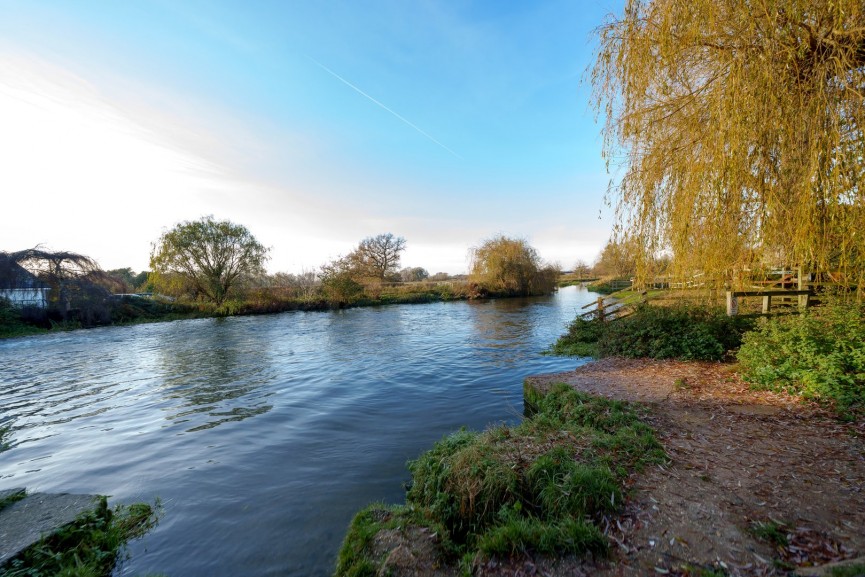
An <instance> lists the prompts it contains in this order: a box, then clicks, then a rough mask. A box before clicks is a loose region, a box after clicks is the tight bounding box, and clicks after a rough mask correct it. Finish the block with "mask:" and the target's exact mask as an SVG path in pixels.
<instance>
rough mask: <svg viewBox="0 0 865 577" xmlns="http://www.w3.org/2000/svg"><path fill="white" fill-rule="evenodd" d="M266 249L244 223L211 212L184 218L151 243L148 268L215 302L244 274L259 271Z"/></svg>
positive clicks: (219, 302) (225, 294)
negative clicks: (180, 279)
mask: <svg viewBox="0 0 865 577" xmlns="http://www.w3.org/2000/svg"><path fill="white" fill-rule="evenodd" d="M267 253H268V249H267V248H265V247H264V246H263V245H262V244H261V243H259V242H258V241H257V240H256V239H255V237H254V236H253V235H252V233H250V232H249V230H247V228H246V227H244V226H242V225H239V224H234V223H232V222H230V221H227V220H221V221H217V220H215V219H214V218H213V217H212V216H205V217H202V218H200V219H199V220H194V221H184V222H181V223H179V224H177V225H175V226H174V228H172V229H171V230H169V231H167V232H164V233H163V234H162V236H160V237H159V240H158V241H157V242H155V243H154V244H153V247H152V250H151V252H150V268H151V269H152V271H153V273H154V275H155V278H156V281H157V286H158V285H159V280H160V279H161V278H170V277H172V276H175V277H180V278H182V279H184V281H186V282H187V283H188V284H189V285H191V286H192V287H194V290H195V291H196V292H197V293H198V296H201V297H204V298H206V299H207V300H209V301H212V302H214V303H216V304H217V305H219V304H222V302H223V301H224V300H225V299H226V297H228V296H229V294H230V292H231V290H232V288H234V287H235V286H236V285H237V283H238V282H239V281H240V280H242V279H243V278H244V277H251V276H255V275H258V274H261V273H263V269H264V263H265V261H266V260H267V258H268V254H267Z"/></svg>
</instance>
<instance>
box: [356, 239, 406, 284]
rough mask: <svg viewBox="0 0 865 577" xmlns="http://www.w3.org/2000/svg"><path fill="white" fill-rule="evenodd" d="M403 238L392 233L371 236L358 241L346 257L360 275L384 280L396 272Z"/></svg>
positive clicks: (402, 248) (403, 247) (403, 243)
mask: <svg viewBox="0 0 865 577" xmlns="http://www.w3.org/2000/svg"><path fill="white" fill-rule="evenodd" d="M405 245H406V242H405V239H404V238H403V237H401V236H394V235H393V234H392V233H387V234H380V235H377V236H371V237H368V238H365V239H363V240H362V241H360V244H359V245H358V247H357V248H356V249H355V250H354V251H353V252H351V253H350V254H349V255H348V257H346V258H347V259H348V260H349V261H350V263H351V268H352V269H353V270H354V271H355V273H356V274H357V273H359V274H360V275H361V276H366V277H371V278H376V279H379V280H384V279H386V278H387V277H388V276H390V275H394V274H396V272H397V270H398V267H399V259H400V253H401V252H402V251H404V250H405Z"/></svg>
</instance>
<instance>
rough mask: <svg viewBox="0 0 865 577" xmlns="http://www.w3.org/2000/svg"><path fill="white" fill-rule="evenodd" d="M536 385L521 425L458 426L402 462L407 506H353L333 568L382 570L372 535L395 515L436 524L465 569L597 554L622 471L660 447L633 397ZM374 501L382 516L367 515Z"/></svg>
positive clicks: (655, 456)
mask: <svg viewBox="0 0 865 577" xmlns="http://www.w3.org/2000/svg"><path fill="white" fill-rule="evenodd" d="M534 394H535V396H534V397H533V398H534V403H535V405H536V407H537V412H536V413H535V414H534V415H533V416H532V417H529V418H526V419H525V420H524V421H523V422H522V423H521V424H520V425H519V426H516V427H510V426H507V425H500V426H497V427H494V428H491V429H488V430H487V431H484V432H473V431H468V430H466V429H461V430H459V431H456V432H455V433H453V434H451V435H448V436H446V437H445V438H443V439H442V440H440V441H439V442H438V443H436V444H435V445H434V446H433V448H432V449H431V450H429V451H427V452H426V453H424V454H423V455H421V456H420V457H418V458H417V459H415V460H413V461H410V462H409V463H408V467H409V470H410V471H411V474H412V481H411V483H410V488H409V490H408V492H407V494H406V505H405V507H398V508H393V507H386V506H384V505H380V504H377V505H373V506H371V507H370V508H368V509H365V510H364V511H361V513H359V514H358V516H357V517H355V521H353V522H352V525H351V527H350V528H349V533H348V535H347V537H346V539H345V542H344V543H343V549H342V552H341V553H340V561H339V563H338V565H337V571H336V574H337V575H339V576H342V575H372V574H376V572H378V571H379V570H381V563H382V560H381V559H372V558H371V557H370V555H371V554H372V551H371V547H370V543H371V542H372V540H373V539H374V537H375V535H376V534H377V533H378V532H379V531H381V530H383V529H384V528H386V524H387V523H393V522H394V519H397V520H398V522H399V523H401V524H418V525H420V526H426V527H431V526H434V527H436V529H435V531H436V532H437V534H441V535H442V536H443V543H447V544H448V547H449V549H448V557H449V558H450V559H462V563H461V565H460V566H461V567H462V569H463V570H464V571H467V570H470V568H471V567H472V566H473V564H475V563H477V562H479V561H482V560H483V559H485V558H489V557H491V556H495V555H498V556H506V555H513V554H523V553H544V554H554V553H572V554H597V555H603V554H605V553H606V551H607V545H608V544H607V541H606V539H605V538H604V536H603V535H602V533H601V531H600V530H599V529H598V527H597V526H596V523H597V522H599V521H600V520H601V519H602V518H603V517H604V516H605V515H608V514H611V513H614V512H615V511H617V510H618V509H619V508H620V507H621V505H622V503H623V500H624V489H623V484H624V481H625V479H626V477H627V476H629V475H630V474H632V473H633V472H635V471H637V470H639V469H641V468H642V467H643V466H645V465H646V464H648V463H653V462H659V461H661V460H663V459H664V458H665V456H664V453H663V451H662V450H661V446H660V444H658V442H657V441H656V440H655V439H654V436H653V435H652V431H651V430H650V429H649V428H648V427H647V426H646V425H645V424H643V423H642V422H641V417H642V411H641V410H640V409H638V408H637V407H635V406H633V405H629V404H627V403H623V402H619V401H611V400H608V399H603V398H600V397H592V396H589V395H585V394H582V393H578V392H577V391H575V390H573V389H572V388H570V387H568V386H567V385H557V386H554V387H553V388H552V390H551V391H550V392H549V393H547V394H546V395H542V394H541V393H540V392H538V391H534ZM382 510H384V511H388V515H389V517H388V518H387V520H386V521H382V517H381V514H380V513H378V514H377V515H378V516H375V515H373V514H372V513H373V512H374V511H382Z"/></svg>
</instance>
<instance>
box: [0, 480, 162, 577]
mask: <svg viewBox="0 0 865 577" xmlns="http://www.w3.org/2000/svg"><path fill="white" fill-rule="evenodd" d="M24 496H25V493H24V492H23V491H22V492H19V493H16V494H15V495H13V496H11V497H10V498H8V499H5V500H4V501H2V502H0V510H2V509H3V508H4V507H7V506H9V505H12V504H13V503H14V502H16V501H18V500H20V499H23V498H24ZM156 521H157V515H156V511H155V510H154V508H153V507H151V506H150V505H148V504H146V503H133V504H131V505H118V506H116V507H114V508H113V509H112V508H109V507H108V501H107V498H106V497H99V500H98V502H97V505H96V507H95V508H94V509H93V510H92V511H90V512H88V513H85V514H83V515H81V516H79V517H78V518H77V519H76V520H75V522H74V523H72V524H70V525H67V526H65V527H63V528H62V529H60V530H59V531H57V532H56V533H54V534H53V535H49V536H46V537H44V538H42V540H41V541H39V542H38V543H36V544H35V545H33V546H32V547H29V548H27V549H25V550H24V551H23V552H22V553H21V554H19V555H18V556H16V557H14V558H12V559H10V560H8V561H7V562H6V563H5V564H4V565H3V566H0V575H2V577H48V576H70V577H71V576H75V577H109V576H110V575H111V574H112V572H113V570H114V567H115V565H116V564H117V562H118V561H120V560H122V559H123V552H124V548H125V546H126V543H127V542H128V541H129V540H130V539H134V538H136V537H140V536H141V535H143V534H144V533H146V532H147V531H148V530H150V529H151V528H152V527H153V526H154V525H155V524H156Z"/></svg>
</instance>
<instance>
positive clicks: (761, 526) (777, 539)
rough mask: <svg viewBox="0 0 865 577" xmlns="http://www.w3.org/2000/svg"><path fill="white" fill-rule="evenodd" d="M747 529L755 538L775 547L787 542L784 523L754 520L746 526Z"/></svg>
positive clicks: (785, 544)
mask: <svg viewBox="0 0 865 577" xmlns="http://www.w3.org/2000/svg"><path fill="white" fill-rule="evenodd" d="M748 531H749V532H750V533H751V534H752V535H753V536H754V537H756V538H757V539H760V540H761V541H765V542H766V543H770V544H772V545H773V546H775V547H786V546H787V545H788V544H789V539H788V538H787V529H786V525H784V524H783V523H779V522H777V521H755V522H753V523H751V525H750V526H749V527H748Z"/></svg>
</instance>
